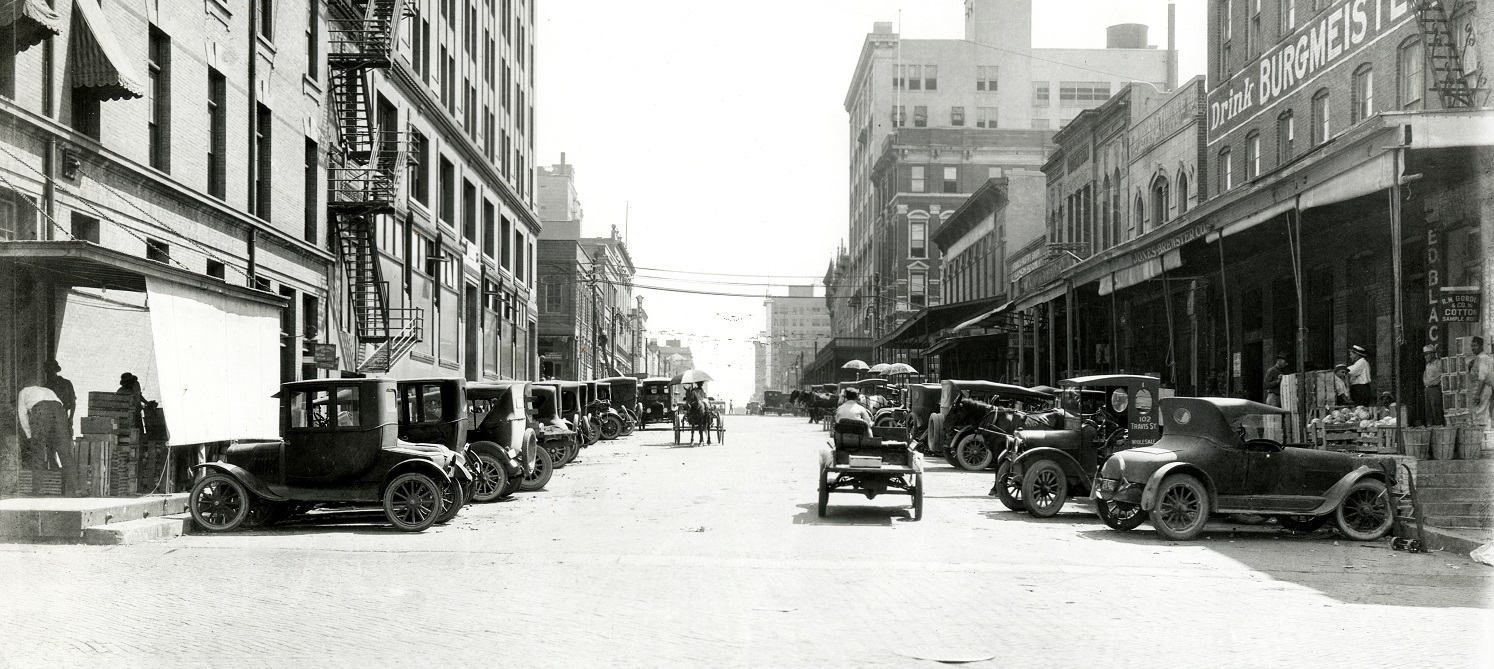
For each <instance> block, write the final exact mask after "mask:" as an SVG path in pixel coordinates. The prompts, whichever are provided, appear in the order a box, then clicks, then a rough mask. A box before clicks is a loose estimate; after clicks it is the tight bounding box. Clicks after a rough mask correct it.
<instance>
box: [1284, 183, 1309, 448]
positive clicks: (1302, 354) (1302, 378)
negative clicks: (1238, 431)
mask: <svg viewBox="0 0 1494 669" xmlns="http://www.w3.org/2000/svg"><path fill="white" fill-rule="evenodd" d="M1287 241H1288V242H1289V243H1290V245H1291V252H1292V279H1293V281H1292V283H1293V284H1294V285H1295V286H1296V287H1297V346H1296V356H1297V375H1298V376H1297V378H1298V383H1297V422H1298V424H1297V429H1298V430H1300V432H1298V433H1297V434H1298V440H1299V441H1305V440H1306V438H1307V393H1305V392H1302V390H1303V388H1304V387H1305V386H1306V381H1307V359H1306V358H1307V320H1306V318H1304V312H1303V308H1302V302H1303V292H1304V291H1303V290H1302V198H1301V196H1298V197H1297V202H1296V204H1295V205H1293V207H1292V209H1291V211H1289V212H1287Z"/></svg>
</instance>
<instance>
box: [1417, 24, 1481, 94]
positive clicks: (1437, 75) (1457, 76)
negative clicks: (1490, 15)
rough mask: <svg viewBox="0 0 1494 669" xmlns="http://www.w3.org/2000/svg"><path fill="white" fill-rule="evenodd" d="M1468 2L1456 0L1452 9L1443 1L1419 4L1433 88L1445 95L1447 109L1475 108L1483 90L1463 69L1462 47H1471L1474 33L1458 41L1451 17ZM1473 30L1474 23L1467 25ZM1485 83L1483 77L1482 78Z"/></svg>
mask: <svg viewBox="0 0 1494 669" xmlns="http://www.w3.org/2000/svg"><path fill="white" fill-rule="evenodd" d="M1465 4H1471V3H1465V2H1463V0H1454V2H1453V3H1452V10H1451V11H1449V10H1448V9H1447V6H1446V5H1445V4H1444V3H1443V2H1442V0H1423V2H1420V3H1418V4H1417V5H1416V19H1417V21H1418V23H1420V24H1421V34H1422V43H1423V44H1425V45H1426V53H1427V62H1428V64H1430V66H1431V75H1432V76H1431V80H1432V85H1431V89H1432V90H1434V91H1436V92H1437V95H1438V96H1439V97H1441V98H1442V106H1443V107H1444V108H1446V109H1472V108H1474V107H1475V106H1476V105H1475V104H1474V100H1473V97H1474V94H1475V93H1477V92H1479V91H1480V90H1482V89H1481V88H1480V87H1477V86H1473V85H1470V84H1469V83H1468V77H1467V75H1466V74H1465V73H1464V72H1463V50H1464V48H1465V47H1466V46H1471V45H1472V41H1473V34H1472V32H1470V33H1469V35H1468V38H1467V42H1466V44H1465V43H1459V40H1458V35H1457V34H1456V33H1455V32H1454V30H1453V27H1452V25H1451V21H1450V20H1449V17H1450V16H1451V15H1454V14H1457V13H1458V10H1459V9H1460V8H1462V7H1463V6H1464V5H1465ZM1468 29H1469V30H1470V31H1471V30H1472V25H1469V26H1468ZM1479 83H1480V84H1482V83H1483V82H1482V78H1481V79H1480V81H1479Z"/></svg>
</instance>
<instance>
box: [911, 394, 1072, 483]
mask: <svg viewBox="0 0 1494 669" xmlns="http://www.w3.org/2000/svg"><path fill="white" fill-rule="evenodd" d="M1052 401H1053V395H1051V394H1049V393H1045V392H1040V391H1037V390H1033V389H1031V388H1024V387H1022V386H1014V385H1011V384H1009V383H997V382H995V381H960V380H954V379H947V380H945V381H941V382H940V395H939V417H938V418H937V419H934V420H933V423H935V424H937V425H938V426H939V430H940V433H939V434H938V435H931V436H930V448H931V454H932V455H940V454H942V455H943V456H944V458H945V460H947V461H948V462H949V464H950V465H952V466H955V467H959V468H960V469H964V470H966V471H972V472H973V471H980V470H982V469H986V468H989V467H991V466H993V465H994V464H996V463H997V455H998V454H1000V453H1001V452H1002V451H1003V450H1004V449H1005V448H1006V445H1007V444H1006V442H1007V441H1008V440H1009V437H1010V436H1011V434H1012V433H1013V432H1015V431H1016V430H1017V428H1018V427H1020V426H1021V424H1020V423H1019V422H1017V420H1016V419H1015V418H1014V416H1015V415H1016V414H1015V413H1014V412H1017V413H1024V414H1025V412H1026V411H1029V410H1030V411H1036V410H1038V409H1039V408H1042V407H1045V406H1047V405H1048V404H1050V403H1051V402H1052ZM1019 410H1020V411H1019ZM935 437H937V438H935Z"/></svg>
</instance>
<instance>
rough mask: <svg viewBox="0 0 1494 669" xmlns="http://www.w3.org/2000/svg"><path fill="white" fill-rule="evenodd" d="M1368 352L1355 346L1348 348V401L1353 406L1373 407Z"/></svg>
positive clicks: (1373, 397) (1373, 399)
mask: <svg viewBox="0 0 1494 669" xmlns="http://www.w3.org/2000/svg"><path fill="white" fill-rule="evenodd" d="M1372 378H1373V377H1372V375H1371V374H1370V364H1369V352H1368V351H1366V350H1364V347H1363V346H1360V345H1358V344H1355V345H1353V346H1350V347H1349V401H1350V402H1352V403H1353V404H1354V406H1361V407H1371V408H1373V407H1374V406H1375V391H1374V390H1373V389H1372V388H1370V381H1371V380H1372Z"/></svg>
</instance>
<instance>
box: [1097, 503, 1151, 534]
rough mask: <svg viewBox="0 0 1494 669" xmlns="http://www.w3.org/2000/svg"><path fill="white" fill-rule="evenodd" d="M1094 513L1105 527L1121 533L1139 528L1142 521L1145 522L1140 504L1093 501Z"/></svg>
mask: <svg viewBox="0 0 1494 669" xmlns="http://www.w3.org/2000/svg"><path fill="white" fill-rule="evenodd" d="M1095 512H1096V513H1098V514H1100V520H1101V521H1103V522H1104V523H1105V526H1106V527H1109V528H1110V529H1112V530H1118V531H1121V532H1128V531H1130V530H1134V529H1136V528H1138V527H1141V523H1142V521H1144V520H1146V513H1144V512H1143V511H1142V510H1141V505H1140V504H1127V503H1125V502H1117V501H1114V500H1106V499H1097V500H1095Z"/></svg>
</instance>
